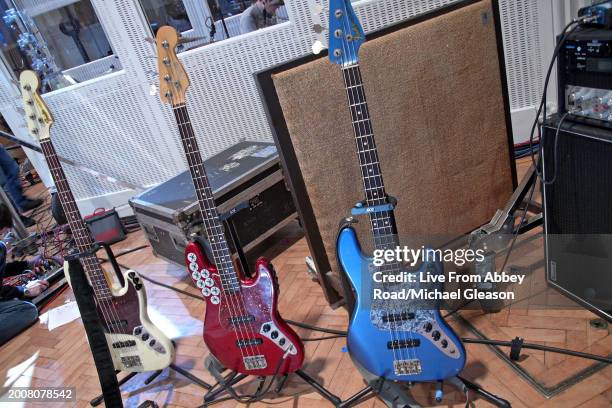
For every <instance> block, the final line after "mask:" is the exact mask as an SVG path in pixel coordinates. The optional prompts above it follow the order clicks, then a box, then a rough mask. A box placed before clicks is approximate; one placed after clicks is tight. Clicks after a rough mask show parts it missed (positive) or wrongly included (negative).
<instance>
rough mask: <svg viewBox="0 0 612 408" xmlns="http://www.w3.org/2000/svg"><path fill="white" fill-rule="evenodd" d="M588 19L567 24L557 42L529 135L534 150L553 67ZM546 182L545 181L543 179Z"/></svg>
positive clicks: (539, 174)
mask: <svg viewBox="0 0 612 408" xmlns="http://www.w3.org/2000/svg"><path fill="white" fill-rule="evenodd" d="M587 20H588V19H578V20H572V21H571V22H570V23H569V24H567V25H566V26H565V28H564V29H563V31H562V32H561V35H560V37H561V38H560V39H559V41H558V42H557V45H556V46H555V50H554V51H553V55H552V58H551V60H550V64H549V66H548V70H547V72H546V79H545V80H544V90H543V92H542V99H541V100H540V105H539V106H538V111H537V113H536V117H535V119H534V121H533V125H532V126H531V132H530V134H529V148H530V149H532V148H533V135H534V133H535V130H536V128H538V137H539V138H541V131H540V128H539V127H538V120H539V118H540V115H541V114H542V113H544V114H543V116H542V117H543V119H544V120H545V119H546V96H547V93H548V84H549V82H550V76H551V74H552V70H553V67H554V66H555V61H556V60H557V57H558V56H559V51H560V50H561V47H562V46H563V44H564V43H565V41H566V40H567V37H568V36H569V35H570V34H571V33H572V32H573V31H574V30H575V29H576V28H578V27H579V25H580V24H582V23H583V22H585V21H587ZM538 150H539V152H540V153H541V150H542V143H540V147H539V149H538ZM531 162H532V164H533V165H534V166H535V165H536V162H535V157H534V152H533V151H532V153H531ZM535 171H536V173H537V175H538V176H539V177H540V178H542V175H541V173H540V170H539V169H538V167H537V166H536V169H535ZM542 180H543V181H544V179H542Z"/></svg>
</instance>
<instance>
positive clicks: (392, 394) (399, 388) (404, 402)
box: [336, 359, 512, 408]
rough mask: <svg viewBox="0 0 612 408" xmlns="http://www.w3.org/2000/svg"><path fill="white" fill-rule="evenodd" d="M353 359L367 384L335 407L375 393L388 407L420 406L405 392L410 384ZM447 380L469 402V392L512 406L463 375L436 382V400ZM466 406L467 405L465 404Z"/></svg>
mask: <svg viewBox="0 0 612 408" xmlns="http://www.w3.org/2000/svg"><path fill="white" fill-rule="evenodd" d="M352 360H353V364H355V367H357V369H358V370H359V372H360V373H361V375H362V376H363V379H364V380H365V382H366V383H367V386H366V387H365V388H364V389H362V390H361V391H359V392H357V393H355V394H354V395H352V396H351V397H349V398H347V399H346V400H344V401H342V402H341V403H339V404H336V408H349V407H353V406H355V405H357V404H359V403H361V402H363V401H365V400H366V399H368V398H370V397H371V396H372V395H377V396H378V397H379V398H380V399H381V400H382V401H383V402H384V403H385V405H387V406H388V407H393V408H396V407H403V408H421V405H419V404H418V403H417V402H416V401H415V400H414V398H412V396H411V395H410V394H409V393H407V392H406V387H405V385H408V386H410V384H408V383H404V384H402V383H396V382H393V381H385V380H384V379H382V378H380V377H377V376H375V375H373V374H371V373H369V372H368V371H366V370H365V369H364V368H363V367H362V366H361V365H360V364H359V363H358V362H357V361H355V360H354V359H352ZM444 382H447V383H448V384H451V385H454V386H455V387H457V388H458V389H459V390H461V391H462V392H463V393H464V394H465V396H466V399H467V403H469V402H471V401H470V398H469V392H470V391H472V392H473V393H475V394H477V395H479V396H480V397H482V398H483V399H485V400H487V401H488V402H490V403H491V404H493V405H495V406H496V407H499V408H512V405H510V403H509V402H508V401H506V400H505V399H503V398H500V397H498V396H497V395H495V394H492V393H490V392H489V391H487V390H485V389H483V388H482V387H480V386H479V385H477V384H474V383H473V382H471V381H468V380H466V379H465V378H463V377H460V376H456V377H451V378H449V379H447V380H445V381H440V382H438V384H437V386H436V394H435V399H436V402H438V403H440V402H442V398H443V397H444V390H443V384H444ZM466 406H467V405H466Z"/></svg>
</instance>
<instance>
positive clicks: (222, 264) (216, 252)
mask: <svg viewBox="0 0 612 408" xmlns="http://www.w3.org/2000/svg"><path fill="white" fill-rule="evenodd" d="M178 109H180V110H176V111H175V112H176V114H177V120H178V121H179V123H181V124H182V126H181V130H182V132H183V133H182V136H183V146H184V148H185V151H186V152H189V153H188V157H187V159H188V163H189V165H190V168H191V170H192V172H193V173H192V176H193V182H194V184H195V188H196V191H197V193H198V199H199V200H198V202H199V203H200V212H201V213H202V219H203V221H204V223H205V225H206V228H207V233H208V235H209V240H211V239H212V241H211V243H210V244H211V250H212V252H213V258H215V259H214V263H215V266H216V268H217V272H218V273H219V277H220V279H221V287H222V288H223V294H224V295H225V298H226V301H227V302H228V304H229V305H230V311H231V313H232V315H235V316H241V312H240V307H239V305H238V306H236V304H235V303H234V300H235V299H234V295H233V294H232V293H231V292H232V287H233V288H234V289H235V288H238V290H240V289H239V285H238V282H237V279H236V277H235V276H232V275H230V274H229V273H228V272H227V271H226V270H225V268H226V265H228V262H231V257H230V256H229V251H227V248H226V245H225V246H224V245H223V241H224V239H223V236H222V234H223V230H222V228H221V226H220V225H219V223H218V220H217V219H216V217H217V216H218V215H217V212H216V208H215V207H214V199H212V203H211V202H210V201H211V197H212V191H211V192H210V194H208V191H207V188H208V189H210V187H209V186H208V178H207V175H206V172H205V169H204V166H203V165H202V164H201V159H200V160H198V155H199V154H200V153H199V148H198V146H197V140H196V139H195V135H194V134H193V128H192V127H191V123H190V122H189V119H188V116H187V115H188V114H187V111H186V106H185V105H180V106H179V108H178ZM182 110H185V114H184V115H183V114H182ZM185 116H187V117H185ZM187 122H189V126H187ZM190 128H191V130H190ZM187 133H190V135H189V134H188V135H187V136H186V137H187V138H190V139H192V140H193V141H189V140H186V139H185V134H187ZM193 144H195V150H192V149H193V147H192V145H193ZM196 166H197V168H196ZM204 177H206V179H204ZM203 195H204V196H203ZM203 202H206V206H205V207H204V208H202V204H201V203H203ZM205 214H208V217H207V216H206V215H205ZM215 237H216V238H215ZM215 239H216V242H215ZM219 240H221V241H219ZM224 259H225V260H224ZM228 259H229V260H228ZM236 310H238V312H236ZM236 326H237V327H238V330H239V332H240V336H241V337H244V338H245V341H246V340H247V336H249V335H250V334H249V332H248V327H249V326H246V327H245V332H246V334H247V335H246V336H245V335H244V333H243V331H242V325H241V324H235V325H233V330H234V332H235V333H236V340H237V341H240V338H239V337H238V331H236ZM237 345H238V344H237ZM238 348H239V350H241V355H242V348H240V347H238ZM257 351H258V350H254V349H253V348H252V346H249V345H248V344H247V347H245V352H246V354H247V355H248V354H249V352H251V353H253V352H255V353H257ZM243 357H244V355H243Z"/></svg>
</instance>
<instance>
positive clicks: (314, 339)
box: [300, 334, 346, 342]
mask: <svg viewBox="0 0 612 408" xmlns="http://www.w3.org/2000/svg"><path fill="white" fill-rule="evenodd" d="M345 337H346V334H344V335H342V334H335V335H333V336H323V337H307V338H305V339H304V338H301V339H300V340H302V341H303V342H307V341H321V340H331V339H343V338H345Z"/></svg>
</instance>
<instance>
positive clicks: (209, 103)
mask: <svg viewBox="0 0 612 408" xmlns="http://www.w3.org/2000/svg"><path fill="white" fill-rule="evenodd" d="M29 1H30V2H31V3H32V4H33V5H34V6H36V7H42V6H43V5H45V4H46V3H45V2H44V1H40V0H29ZM320 1H321V0H289V1H287V12H288V15H289V18H290V22H288V23H282V24H279V25H277V26H273V27H269V28H266V29H263V30H259V31H257V32H253V33H249V34H247V35H244V36H239V37H234V38H231V39H229V40H225V41H222V42H218V43H214V44H212V45H208V46H205V47H201V48H197V49H193V50H190V51H186V52H184V53H181V54H180V58H181V59H182V61H183V62H184V64H185V66H186V68H187V71H188V73H189V75H190V78H191V84H192V86H191V88H190V90H189V91H188V109H189V111H190V114H191V117H192V122H193V126H194V129H195V132H196V135H197V137H198V140H199V143H200V145H201V150H202V152H203V155H204V156H205V157H209V156H211V155H214V154H216V153H218V152H220V151H221V150H223V149H225V148H227V147H229V146H231V145H232V144H234V143H236V142H237V141H239V140H241V139H245V138H246V139H251V140H271V139H272V135H271V131H270V129H269V125H268V122H267V120H266V116H265V112H264V108H263V104H262V102H261V100H260V98H259V95H258V91H257V87H256V83H255V79H254V73H256V72H259V71H261V70H265V69H268V68H271V67H273V66H275V65H277V64H282V63H284V62H287V61H290V60H292V59H296V58H299V57H302V56H304V55H307V54H308V53H310V52H311V51H310V50H311V45H312V43H313V41H314V33H313V30H312V26H313V12H314V10H315V7H314V6H315V5H316V4H320V3H319V2H320ZM453 2H454V0H363V1H360V2H357V3H355V8H356V10H357V13H358V14H359V15H360V17H361V19H362V22H363V25H364V28H365V29H366V31H371V30H376V29H379V28H381V27H384V26H386V25H391V24H395V23H397V22H399V21H401V20H404V19H406V18H408V17H411V16H415V15H417V14H420V13H423V12H426V11H430V10H433V9H436V8H439V7H440V6H443V5H445V4H450V3H453ZM92 4H93V5H94V7H95V9H96V12H97V14H98V17H99V19H100V21H101V24H102V27H103V28H104V30H105V32H106V35H107V37H108V40H109V42H110V43H111V46H112V48H113V49H114V50H115V53H116V55H117V56H118V57H119V59H120V62H121V66H122V68H123V69H122V70H121V71H119V72H116V73H113V74H110V75H107V76H103V77H100V78H96V79H93V80H90V81H86V82H83V83H81V84H78V85H75V86H72V87H69V88H65V89H60V90H58V91H54V92H51V93H48V94H45V95H44V99H45V101H46V102H47V104H48V105H49V107H50V109H51V111H52V112H53V114H54V117H55V125H54V126H53V128H52V139H53V141H54V144H55V146H56V149H57V151H58V153H59V154H60V155H62V156H65V157H67V158H69V159H72V160H74V161H76V162H79V163H81V164H83V165H85V166H87V167H90V168H92V169H94V170H97V171H99V172H102V173H105V174H108V175H110V176H113V177H116V178H118V179H122V180H127V181H129V182H131V183H134V184H138V185H145V186H150V185H155V184H157V183H159V182H162V181H164V180H166V179H168V178H170V177H171V176H173V175H175V174H177V173H179V172H180V171H182V170H184V169H185V168H186V166H185V163H184V158H183V153H182V151H181V149H180V146H179V143H180V142H179V136H178V132H177V130H176V126H175V124H174V118H173V116H172V113H171V110H170V109H169V107H168V106H165V105H162V104H161V103H160V101H159V97H158V96H157V95H156V94H155V92H154V91H153V94H151V93H152V92H151V91H152V89H153V90H155V86H156V84H157V82H158V78H157V76H156V69H157V68H156V60H155V50H154V47H153V45H152V44H151V43H149V42H146V41H144V39H145V38H146V37H150V36H151V32H150V30H149V28H148V25H147V23H146V21H145V17H144V15H143V14H142V11H141V9H140V7H139V6H136V5H137V4H138V3H137V2H136V1H121V0H92ZM320 5H321V6H322V7H321V9H322V10H323V13H324V15H327V10H326V9H327V1H324V2H323V4H320ZM315 18H316V17H315ZM323 18H324V20H325V19H326V17H323ZM20 104H21V102H20V99H19V97H18V92H17V88H16V87H15V85H14V84H13V83H11V82H10V81H7V80H4V81H2V78H0V112H2V113H3V114H5V116H8V117H10V118H11V121H10V122H9V125H10V126H11V128H12V129H13V130H14V132H15V133H16V135H17V136H18V137H20V138H23V139H30V136H29V135H28V134H27V132H26V129H25V127H24V125H23V123H19V119H18V118H19V114H18V112H19V111H20V109H21V108H20ZM65 169H66V173H67V177H68V179H69V182H70V184H71V187H72V189H73V191H74V194H75V197H76V198H77V201H78V204H79V207H80V209H81V212H82V213H89V212H91V211H92V210H93V209H94V208H96V207H101V206H106V207H109V206H119V205H122V204H124V203H125V202H126V201H127V198H129V197H130V196H132V195H134V194H135V193H136V192H135V191H130V190H125V189H122V188H119V187H117V186H115V185H113V184H110V183H106V182H100V181H99V180H98V179H95V178H92V177H91V176H90V175H88V174H85V173H82V172H80V171H78V170H75V169H74V168H71V167H70V166H65Z"/></svg>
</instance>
